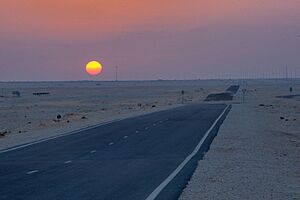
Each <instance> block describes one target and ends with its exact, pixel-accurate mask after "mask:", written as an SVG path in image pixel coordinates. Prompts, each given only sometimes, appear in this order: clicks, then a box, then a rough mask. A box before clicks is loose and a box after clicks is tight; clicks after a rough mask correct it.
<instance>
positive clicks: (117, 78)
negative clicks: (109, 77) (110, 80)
mask: <svg viewBox="0 0 300 200" xmlns="http://www.w3.org/2000/svg"><path fill="white" fill-rule="evenodd" d="M117 81H118V65H117V66H116V82H117Z"/></svg>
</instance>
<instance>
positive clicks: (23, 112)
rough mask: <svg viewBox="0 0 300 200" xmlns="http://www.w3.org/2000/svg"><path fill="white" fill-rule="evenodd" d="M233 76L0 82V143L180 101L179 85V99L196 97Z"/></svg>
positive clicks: (5, 144)
mask: <svg viewBox="0 0 300 200" xmlns="http://www.w3.org/2000/svg"><path fill="white" fill-rule="evenodd" d="M232 82H236V81H200V80H195V81H135V82H133V81H132V82H126V81H124V82H95V81H81V82H2V83H1V82H0V96H1V97H0V134H1V135H2V136H0V149H5V148H9V147H12V146H16V145H20V144H24V143H27V142H32V141H35V140H38V139H42V138H47V137H50V136H54V135H59V134H63V133H66V132H70V131H73V130H77V129H80V128H83V127H88V126H92V125H95V124H99V123H102V122H107V121H110V120H114V119H122V118H126V117H131V116H137V115H140V114H145V113H149V112H154V111H158V110H161V109H167V108H171V107H174V106H180V105H181V104H182V96H181V91H182V90H184V91H185V94H184V104H188V103H199V102H202V101H203V99H204V98H205V97H206V96H207V94H209V93H211V92H219V91H223V90H224V89H225V88H226V87H228V86H229V85H230V84H232ZM14 91H18V92H19V93H20V97H17V96H18V92H17V93H16V92H14ZM33 93H46V94H41V95H33ZM47 93H49V94H47Z"/></svg>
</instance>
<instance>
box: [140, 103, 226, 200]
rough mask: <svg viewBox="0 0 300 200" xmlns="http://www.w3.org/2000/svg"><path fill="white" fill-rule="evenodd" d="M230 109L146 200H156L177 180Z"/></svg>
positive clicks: (220, 116)
mask: <svg viewBox="0 0 300 200" xmlns="http://www.w3.org/2000/svg"><path fill="white" fill-rule="evenodd" d="M228 108H229V105H228V106H227V107H226V108H225V109H224V110H223V112H222V113H221V114H220V115H219V117H218V118H217V119H216V121H215V122H214V123H213V125H212V126H211V127H210V128H209V129H208V130H207V131H206V133H205V135H204V136H203V137H202V139H201V140H200V142H199V143H198V145H197V146H196V148H195V149H194V150H193V152H192V153H191V154H190V155H188V156H187V157H186V158H185V159H184V161H183V162H182V163H181V164H180V165H179V166H178V167H177V168H176V169H175V170H174V171H173V172H172V173H171V174H170V175H169V176H168V177H167V178H166V179H165V180H164V181H163V182H162V183H161V184H160V185H159V186H158V187H157V188H156V189H155V190H154V191H153V192H152V193H151V194H150V195H149V196H148V197H147V198H146V200H154V199H155V198H156V197H157V196H158V195H159V193H160V192H161V191H162V190H163V189H164V188H165V187H166V186H167V185H168V184H169V183H170V182H171V181H172V180H173V179H174V178H175V176H176V175H177V174H178V173H179V172H180V171H181V170H182V169H183V167H184V166H185V165H186V164H187V163H188V162H189V161H190V160H191V159H192V158H193V157H194V156H195V155H196V154H197V152H198V151H199V150H200V148H201V146H202V144H203V143H204V141H205V140H206V138H207V137H208V135H209V134H210V132H211V131H212V129H213V128H214V127H215V126H216V124H217V123H218V121H219V120H220V119H221V118H222V116H223V115H224V113H225V112H226V111H227V109H228Z"/></svg>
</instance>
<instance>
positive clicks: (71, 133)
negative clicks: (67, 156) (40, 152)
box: [0, 119, 123, 154]
mask: <svg viewBox="0 0 300 200" xmlns="http://www.w3.org/2000/svg"><path fill="white" fill-rule="evenodd" d="M121 120H123V119H117V120H112V121H109V122H104V123H101V124H97V125H94V126H88V127H85V128H82V129H79V130H75V131H71V132H68V133H63V134H60V135H56V136H51V137H48V138H44V139H39V140H37V141H34V142H29V143H26V144H22V145H19V146H16V147H11V148H8V149H4V150H1V151H0V154H1V153H5V152H9V151H13V150H17V149H21V148H24V147H28V146H31V145H34V144H38V143H42V142H45V141H48V140H52V139H56V138H60V137H64V136H68V135H73V134H76V133H79V132H81V131H86V130H89V129H93V128H97V127H100V126H103V125H107V124H111V123H114V122H118V121H121Z"/></svg>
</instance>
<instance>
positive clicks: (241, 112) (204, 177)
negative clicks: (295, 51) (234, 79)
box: [180, 81, 300, 200]
mask: <svg viewBox="0 0 300 200" xmlns="http://www.w3.org/2000/svg"><path fill="white" fill-rule="evenodd" d="M291 85H293V89H294V91H293V94H300V81H298V82H296V81H294V82H291V81H288V82H286V81H269V82H266V81H256V82H254V81H248V82H247V83H245V84H243V88H246V89H247V91H248V92H247V94H246V102H245V103H244V104H238V103H236V104H234V105H233V108H232V110H231V112H230V113H229V115H228V116H227V118H226V120H225V121H224V123H223V125H222V126H221V128H220V131H219V133H218V135H217V137H216V138H215V140H214V141H213V143H212V146H211V148H210V150H209V152H208V153H207V154H206V155H205V157H204V159H203V160H201V161H199V163H198V167H197V169H196V171H195V173H194V175H193V177H192V178H191V180H190V182H189V185H188V186H187V187H186V189H185V190H184V192H183V193H182V196H181V197H180V200H191V199H192V200H193V199H195V200H196V199H197V200H198V199H300V97H296V98H292V99H284V98H276V96H278V95H289V94H290V93H289V87H290V86H291ZM241 99H242V97H241V92H239V93H238V96H237V99H236V100H237V102H238V101H239V100H241Z"/></svg>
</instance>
